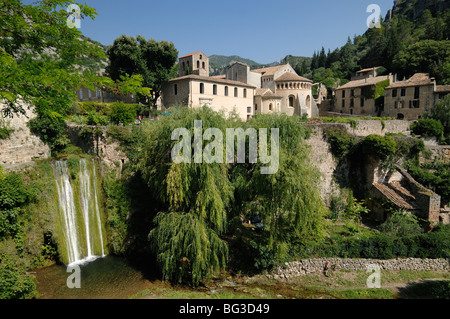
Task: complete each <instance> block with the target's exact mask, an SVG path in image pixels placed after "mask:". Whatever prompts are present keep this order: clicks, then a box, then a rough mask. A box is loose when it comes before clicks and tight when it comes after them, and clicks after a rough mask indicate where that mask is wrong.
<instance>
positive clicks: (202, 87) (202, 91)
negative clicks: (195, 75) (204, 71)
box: [200, 83, 205, 94]
mask: <svg viewBox="0 0 450 319" xmlns="http://www.w3.org/2000/svg"><path fill="white" fill-rule="evenodd" d="M203 93H205V84H204V83H200V94H203Z"/></svg>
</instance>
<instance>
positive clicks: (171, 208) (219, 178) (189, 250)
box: [135, 108, 233, 285]
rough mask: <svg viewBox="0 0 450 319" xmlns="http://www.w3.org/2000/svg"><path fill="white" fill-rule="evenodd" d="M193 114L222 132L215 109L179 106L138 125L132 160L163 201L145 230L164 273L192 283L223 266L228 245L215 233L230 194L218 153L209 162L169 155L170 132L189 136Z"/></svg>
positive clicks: (222, 229)
mask: <svg viewBox="0 0 450 319" xmlns="http://www.w3.org/2000/svg"><path fill="white" fill-rule="evenodd" d="M195 120H201V121H202V124H203V131H204V130H206V129H207V128H217V129H219V130H220V131H221V132H223V133H225V129H226V120H225V119H224V117H223V116H221V114H219V113H215V112H213V111H212V110H210V109H208V108H202V109H197V110H188V109H187V108H182V109H180V110H176V111H174V112H173V113H172V115H171V116H169V117H164V118H162V119H161V120H160V121H154V122H152V123H151V124H149V125H147V126H146V125H144V127H143V129H142V131H141V132H140V133H139V134H140V138H139V141H140V142H139V146H138V150H137V153H138V154H139V156H138V157H137V158H136V161H135V162H136V164H135V165H136V168H137V170H139V171H140V172H141V173H142V175H143V177H144V178H145V180H146V181H147V182H148V185H149V187H150V189H151V190H152V191H153V192H154V193H155V197H156V198H159V200H160V201H161V202H163V203H164V204H165V207H167V210H166V211H162V212H160V213H158V215H157V216H156V218H155V219H154V222H155V225H156V227H155V228H153V229H152V230H151V231H150V234H149V239H150V240H151V243H152V246H153V248H154V250H155V251H156V253H157V260H158V263H159V264H160V266H161V269H162V272H163V276H164V279H165V280H170V281H176V282H185V281H189V282H191V283H192V284H194V285H196V284H198V283H199V281H200V280H201V279H202V278H205V277H210V276H211V275H212V274H213V273H215V272H218V271H220V270H221V269H223V268H225V266H226V262H227V258H228V245H227V243H226V241H224V240H223V239H221V238H220V236H221V235H222V234H223V233H224V232H225V231H226V226H227V208H228V206H229V204H230V201H231V200H232V195H233V189H232V185H231V182H230V179H229V176H228V171H229V168H228V164H226V163H225V160H224V159H223V161H222V162H223V163H212V164H202V163H194V161H193V160H192V163H175V162H174V161H173V160H172V158H171V151H172V149H173V147H174V145H175V144H176V143H177V142H178V141H172V139H171V135H172V132H173V131H174V130H176V129H177V128H186V129H187V130H188V131H189V132H190V134H191V136H192V137H193V136H194V129H195V127H194V121H195ZM203 131H202V132H201V134H203ZM192 154H194V150H192Z"/></svg>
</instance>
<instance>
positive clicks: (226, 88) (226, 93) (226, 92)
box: [224, 86, 228, 96]
mask: <svg viewBox="0 0 450 319" xmlns="http://www.w3.org/2000/svg"><path fill="white" fill-rule="evenodd" d="M224 94H225V96H228V86H226V87H225V92H224Z"/></svg>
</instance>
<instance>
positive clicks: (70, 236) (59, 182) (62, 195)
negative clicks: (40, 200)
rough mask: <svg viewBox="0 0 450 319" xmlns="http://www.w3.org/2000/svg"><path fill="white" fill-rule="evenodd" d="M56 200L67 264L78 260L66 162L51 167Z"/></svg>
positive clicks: (74, 221)
mask: <svg viewBox="0 0 450 319" xmlns="http://www.w3.org/2000/svg"><path fill="white" fill-rule="evenodd" d="M53 170H54V173H55V179H56V186H57V189H58V200H59V206H60V215H59V216H60V221H61V223H62V227H61V228H62V231H63V234H64V241H65V244H66V250H67V254H68V260H69V263H73V262H75V261H77V260H79V259H80V252H79V249H78V248H79V243H78V236H77V227H76V225H77V223H76V209H75V203H74V200H73V191H72V185H71V184H70V180H69V169H68V167H67V163H66V162H61V161H57V162H56V163H55V164H54V165H53Z"/></svg>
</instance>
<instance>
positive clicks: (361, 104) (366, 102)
mask: <svg viewBox="0 0 450 319" xmlns="http://www.w3.org/2000/svg"><path fill="white" fill-rule="evenodd" d="M378 68H379V67H376V68H370V69H364V70H361V71H358V72H357V73H356V75H354V76H353V77H352V80H351V81H350V82H348V83H346V84H344V85H341V86H339V87H338V88H337V89H336V93H335V102H334V107H332V111H333V112H336V113H343V114H350V115H361V116H369V115H371V116H380V115H381V113H382V112H383V107H384V105H383V101H382V100H381V99H378V100H376V99H375V92H376V86H377V84H379V83H380V82H384V81H389V83H391V82H392V80H393V76H392V75H387V76H377V74H376V70H377V69H378ZM385 83H386V82H385ZM389 83H388V84H389Z"/></svg>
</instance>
